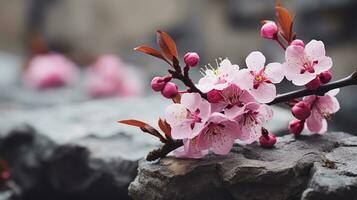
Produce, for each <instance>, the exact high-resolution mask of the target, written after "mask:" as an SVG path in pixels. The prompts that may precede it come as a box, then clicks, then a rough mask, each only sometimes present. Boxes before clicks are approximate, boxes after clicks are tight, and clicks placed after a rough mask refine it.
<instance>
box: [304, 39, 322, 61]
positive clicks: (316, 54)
mask: <svg viewBox="0 0 357 200" xmlns="http://www.w3.org/2000/svg"><path fill="white" fill-rule="evenodd" d="M305 53H306V55H307V56H308V59H309V60H316V59H319V58H321V57H324V56H325V54H326V52H325V45H324V43H323V42H322V41H317V40H311V41H310V42H309V43H308V44H307V45H306V46H305Z"/></svg>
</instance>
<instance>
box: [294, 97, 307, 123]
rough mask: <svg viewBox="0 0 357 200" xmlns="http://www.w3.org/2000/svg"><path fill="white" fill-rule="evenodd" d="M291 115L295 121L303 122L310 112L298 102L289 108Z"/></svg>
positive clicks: (301, 102)
mask: <svg viewBox="0 0 357 200" xmlns="http://www.w3.org/2000/svg"><path fill="white" fill-rule="evenodd" d="M291 113H292V114H293V115H294V117H296V118H297V119H300V120H305V119H306V118H308V117H309V116H310V115H311V110H310V108H309V106H307V104H306V103H305V102H304V101H300V102H298V103H297V104H295V105H294V106H293V107H292V108H291Z"/></svg>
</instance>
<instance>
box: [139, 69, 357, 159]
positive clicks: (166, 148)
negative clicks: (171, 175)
mask: <svg viewBox="0 0 357 200" xmlns="http://www.w3.org/2000/svg"><path fill="white" fill-rule="evenodd" d="M172 75H173V77H174V74H172ZM176 78H177V79H180V80H185V82H186V83H187V84H189V85H190V83H192V81H190V80H189V81H187V77H184V76H183V75H182V74H177V77H176ZM185 82H184V83H185ZM186 83H185V85H186ZM192 84H193V83H192ZM349 85H357V70H356V71H355V72H354V73H352V74H351V75H350V76H348V77H346V78H343V79H340V80H337V81H334V82H331V83H328V84H326V85H323V86H321V87H319V88H318V89H316V90H308V89H302V90H297V91H293V92H288V93H285V94H281V95H278V96H277V97H276V98H275V99H274V101H272V102H270V103H268V105H273V104H277V103H284V102H287V101H289V100H292V99H296V98H301V97H304V96H308V95H323V94H325V93H326V92H328V91H330V90H333V89H336V88H341V87H345V86H349ZM186 86H187V85H186ZM193 86H194V85H193ZM188 87H189V86H188ZM193 88H196V87H193ZM191 89H192V88H191ZM196 89H197V88H196ZM197 90H198V89H197ZM198 91H200V90H198ZM192 92H195V91H192ZM200 92H201V91H200ZM182 145H183V142H182V140H172V142H169V143H166V144H164V145H163V146H161V147H160V148H159V149H155V150H153V151H151V152H150V153H149V154H148V156H147V157H146V160H148V161H154V160H156V159H159V158H164V157H165V156H166V155H167V154H169V153H170V152H171V151H173V150H175V149H177V148H179V147H181V146H182Z"/></svg>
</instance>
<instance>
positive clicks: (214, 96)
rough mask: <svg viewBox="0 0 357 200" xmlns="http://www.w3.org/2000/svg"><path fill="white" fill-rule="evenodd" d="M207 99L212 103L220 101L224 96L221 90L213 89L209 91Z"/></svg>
mask: <svg viewBox="0 0 357 200" xmlns="http://www.w3.org/2000/svg"><path fill="white" fill-rule="evenodd" d="M207 99H208V101H209V102H211V103H218V102H220V101H221V100H222V99H223V98H222V95H221V94H220V92H219V90H211V91H209V92H208V93H207Z"/></svg>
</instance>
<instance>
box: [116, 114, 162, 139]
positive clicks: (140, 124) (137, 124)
mask: <svg viewBox="0 0 357 200" xmlns="http://www.w3.org/2000/svg"><path fill="white" fill-rule="evenodd" d="M118 123H122V124H126V125H130V126H135V127H139V128H140V129H141V130H142V131H143V132H145V133H149V134H150V135H153V136H155V137H157V138H159V139H160V141H161V142H163V143H165V142H166V138H164V136H163V135H161V134H160V132H159V131H157V130H156V129H155V128H154V127H152V126H150V125H149V124H147V123H145V122H142V121H139V120H135V119H128V120H120V121H118Z"/></svg>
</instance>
